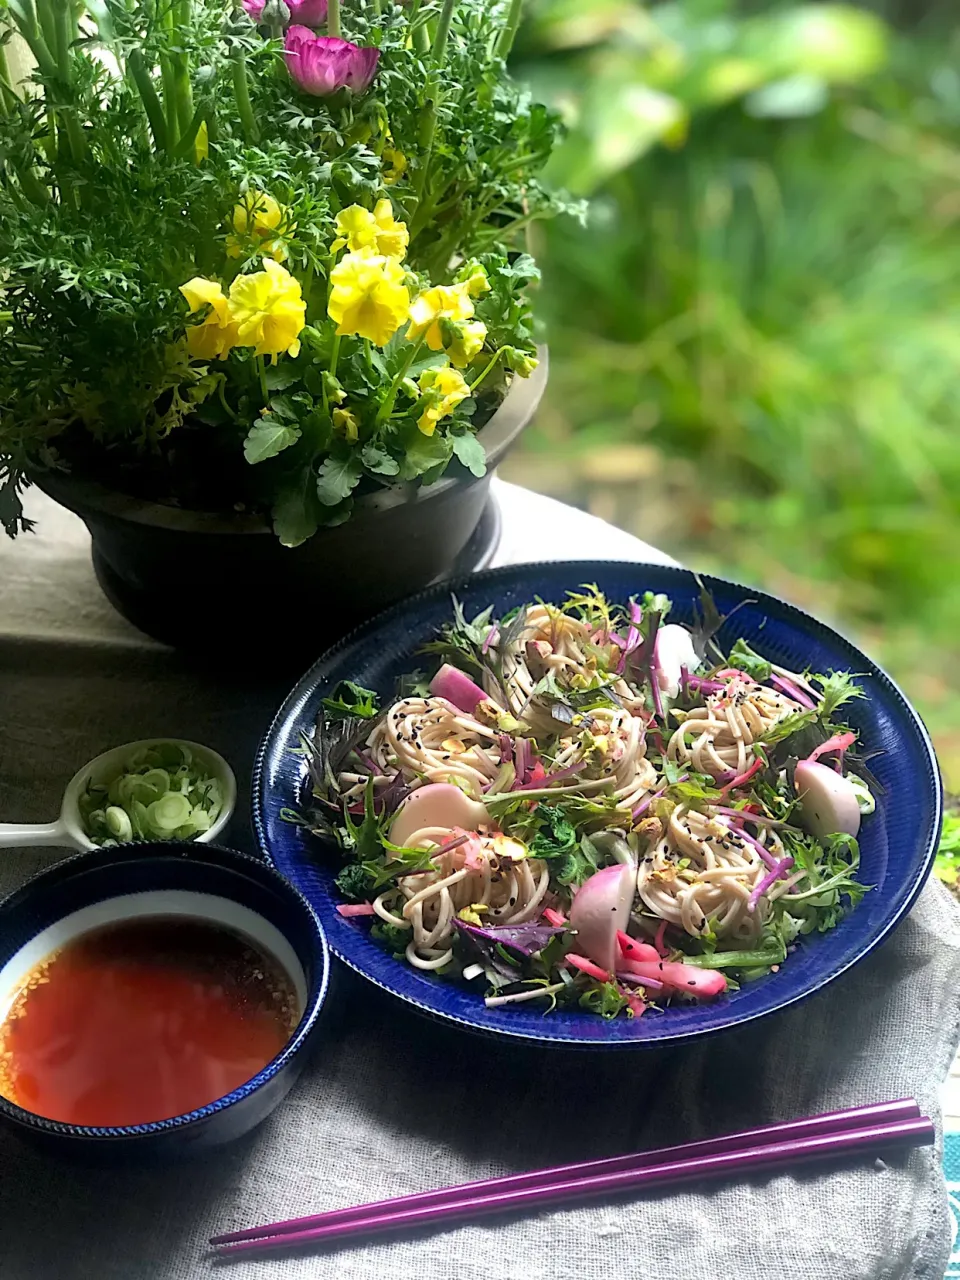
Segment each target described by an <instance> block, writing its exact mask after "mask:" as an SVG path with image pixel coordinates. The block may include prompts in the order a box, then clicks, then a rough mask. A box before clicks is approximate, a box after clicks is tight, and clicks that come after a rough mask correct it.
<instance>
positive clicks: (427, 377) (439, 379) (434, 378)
mask: <svg viewBox="0 0 960 1280" xmlns="http://www.w3.org/2000/svg"><path fill="white" fill-rule="evenodd" d="M420 390H421V391H422V392H423V393H424V399H425V402H426V406H427V407H426V408H425V409H424V411H423V413H422V414H421V415H420V419H419V421H418V422H417V426H418V427H419V428H420V430H421V431H422V432H423V434H424V435H425V436H432V435H433V433H434V431H436V429H437V423H438V422H439V421H440V419H441V418H446V417H449V415H450V414H451V413H453V411H454V409H456V407H457V405H458V404H460V402H461V401H463V400H466V399H467V398H468V396H469V395H470V388H469V387H468V386H467V384H466V382H465V381H464V377H463V374H462V373H458V372H457V371H456V369H425V370H424V371H423V373H421V375H420Z"/></svg>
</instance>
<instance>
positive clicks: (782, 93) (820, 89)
mask: <svg viewBox="0 0 960 1280" xmlns="http://www.w3.org/2000/svg"><path fill="white" fill-rule="evenodd" d="M829 100H830V91H829V89H828V87H827V84H826V81H824V80H822V79H821V78H820V77H819V76H812V75H805V74H803V73H801V74H799V75H795V76H787V77H785V78H784V79H783V80H774V81H772V82H771V83H770V84H766V85H764V86H763V88H761V89H757V90H756V91H755V92H754V93H751V94H750V95H749V96H748V97H747V98H746V99H745V101H744V104H743V109H744V111H746V113H747V115H751V116H756V117H757V118H758V119H781V120H783V119H793V118H796V117H799V116H812V115H816V113H817V112H818V111H822V110H823V109H824V107H825V106H826V105H827V103H828V102H829Z"/></svg>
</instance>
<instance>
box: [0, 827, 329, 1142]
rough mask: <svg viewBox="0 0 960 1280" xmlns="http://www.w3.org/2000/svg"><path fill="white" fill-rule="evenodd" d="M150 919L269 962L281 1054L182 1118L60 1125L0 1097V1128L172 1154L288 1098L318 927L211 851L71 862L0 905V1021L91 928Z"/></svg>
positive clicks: (320, 965)
mask: <svg viewBox="0 0 960 1280" xmlns="http://www.w3.org/2000/svg"><path fill="white" fill-rule="evenodd" d="M151 917H152V918H156V917H166V918H171V917H172V918H179V919H184V920H186V919H189V920H193V921H198V922H200V923H203V924H210V925H213V926H214V927H220V928H224V927H225V928H227V929H229V930H231V931H232V932H233V933H235V934H238V935H240V936H241V937H242V938H245V939H247V940H248V941H249V942H251V943H252V944H253V945H254V946H255V947H256V948H259V950H260V951H262V952H265V953H266V954H267V956H268V957H271V958H272V959H274V960H275V961H276V962H277V963H278V964H279V966H280V967H281V968H282V969H283V970H284V972H285V973H286V975H287V976H288V977H289V979H290V982H291V984H292V987H293V991H294V995H295V1000H296V1012H297V1014H298V1020H297V1024H296V1027H295V1028H294V1030H293V1032H292V1034H291V1036H290V1038H289V1039H288V1040H287V1042H286V1044H285V1045H284V1047H283V1049H282V1050H281V1051H280V1053H279V1054H277V1056H276V1057H274V1058H273V1059H272V1060H271V1061H270V1062H268V1063H267V1064H266V1065H265V1066H264V1067H263V1068H262V1070H260V1071H259V1072H257V1074H256V1075H254V1076H253V1077H252V1078H251V1079H250V1080H248V1081H246V1082H245V1083H243V1084H241V1085H240V1086H239V1087H237V1088H236V1089H234V1090H232V1092H230V1093H228V1094H226V1095H225V1096H224V1097H221V1098H217V1099H215V1100H213V1101H211V1102H210V1103H209V1104H207V1105H205V1106H202V1107H199V1108H198V1109H197V1110H195V1111H192V1112H189V1113H188V1114H185V1115H179V1116H173V1117H170V1118H166V1119H159V1120H156V1121H152V1122H149V1123H144V1124H137V1125H125V1126H92V1125H78V1124H66V1123H63V1122H60V1121H55V1120H49V1119H47V1118H45V1117H43V1116H39V1115H36V1114H34V1113H32V1112H30V1111H27V1110H25V1109H24V1108H22V1107H20V1106H18V1105H17V1104H16V1103H14V1102H12V1101H10V1100H9V1099H7V1098H4V1097H0V1122H7V1123H12V1124H14V1125H15V1126H16V1127H17V1128H18V1129H19V1130H20V1131H21V1132H23V1131H26V1132H27V1134H28V1136H33V1137H39V1138H41V1139H44V1140H47V1141H48V1142H49V1141H51V1140H52V1141H54V1143H55V1144H59V1145H60V1146H61V1147H62V1146H63V1145H66V1146H68V1147H73V1148H77V1147H79V1146H81V1145H84V1144H86V1145H87V1146H90V1145H99V1146H100V1147H103V1146H104V1145H108V1146H113V1147H116V1146H118V1145H122V1146H127V1147H130V1146H134V1147H137V1148H142V1149H143V1150H145V1151H146V1150H150V1149H152V1150H154V1151H155V1152H156V1153H158V1154H160V1153H163V1154H172V1153H175V1152H176V1151H177V1150H183V1149H187V1148H189V1149H194V1148H195V1147H202V1146H208V1145H219V1144H220V1143H222V1142H225V1141H229V1140H232V1139H233V1138H236V1137H239V1136H240V1135H241V1134H242V1133H244V1132H246V1131H247V1130H248V1129H250V1128H252V1127H253V1126H254V1125H255V1124H258V1123H259V1122H260V1121H261V1120H262V1119H263V1118H264V1117H265V1116H266V1115H267V1114H268V1113H269V1112H270V1111H272V1110H273V1108H274V1107H275V1106H276V1105H277V1103H278V1102H279V1101H280V1100H281V1099H282V1097H283V1096H284V1095H285V1094H286V1092H287V1091H288V1090H289V1088H290V1087H291V1085H292V1084H293V1082H294V1080H295V1078H296V1075H297V1073H298V1072H299V1069H300V1067H301V1066H302V1065H303V1062H304V1060H305V1056H306V1055H305V1050H306V1049H307V1047H308V1044H309V1043H311V1042H312V1041H313V1039H314V1037H315V1034H316V1032H317V1029H318V1020H319V1016H320V1012H321V1008H322V1006H323V1003H324V999H325V997H326V993H327V985H328V980H329V967H330V966H329V957H328V952H327V945H326V940H325V937H324V933H323V929H322V928H321V926H320V923H319V921H318V920H317V917H316V916H315V914H314V912H313V910H312V908H311V907H310V906H309V905H308V904H307V902H306V901H305V900H304V899H303V898H302V897H301V896H300V894H299V893H298V892H297V891H296V890H295V889H294V888H293V887H292V886H291V885H289V884H288V883H287V882H286V881H285V880H284V879H283V878H282V877H281V876H280V875H279V874H278V873H277V872H276V871H274V870H273V869H272V868H271V867H269V866H267V865H266V864H264V863H263V862H261V861H260V860H259V859H257V858H253V857H250V856H248V855H247V854H242V853H237V852H236V851H234V850H230V849H223V848H220V847H218V846H211V845H209V844H207V845H203V846H199V845H197V844H195V843H191V842H181V841H171V842H162V843H156V844H139V845H136V844H132V845H119V846H116V847H112V848H106V849H97V850H94V851H92V852H88V853H81V854H78V855H77V856H75V857H73V858H69V859H67V860H66V861H64V862H61V863H58V864H57V865H56V866H54V867H52V868H50V869H49V870H47V871H45V872H43V873H42V874H40V875H39V876H36V877H34V879H32V880H31V881H29V882H28V883H27V884H25V885H24V886H22V887H21V888H20V889H19V890H17V891H16V892H15V893H14V894H12V895H11V896H10V897H8V898H7V899H5V900H4V901H3V902H0V1021H2V1020H3V1019H4V1018H5V1017H6V1016H7V1014H8V1013H9V1011H10V1008H11V1005H12V1004H13V1002H14V1001H15V1000H16V998H17V995H18V993H19V992H20V990H21V989H22V988H23V985H24V982H25V980H26V979H27V978H28V977H29V975H30V974H31V972H33V971H34V970H35V969H36V967H37V966H38V965H39V964H41V963H42V962H43V961H44V960H45V959H47V958H49V957H50V956H51V954H52V953H54V952H57V951H59V950H60V949H61V948H63V947H65V946H67V944H69V943H70V942H72V941H73V940H74V939H77V938H79V937H81V936H82V935H85V934H88V933H90V931H92V930H95V929H98V928H100V927H102V926H105V925H111V924H119V923H121V922H127V921H131V920H136V919H137V918H151Z"/></svg>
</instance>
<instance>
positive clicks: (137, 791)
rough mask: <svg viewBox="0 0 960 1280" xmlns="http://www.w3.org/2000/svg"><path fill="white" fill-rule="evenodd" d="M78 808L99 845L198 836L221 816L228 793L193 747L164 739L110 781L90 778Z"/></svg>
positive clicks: (132, 759) (127, 763)
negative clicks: (199, 762)
mask: <svg viewBox="0 0 960 1280" xmlns="http://www.w3.org/2000/svg"><path fill="white" fill-rule="evenodd" d="M79 807H80V816H81V818H82V820H83V827H84V830H85V831H86V833H87V835H88V836H89V838H90V839H91V840H92V841H93V842H94V844H99V845H112V844H122V843H124V842H125V841H128V840H194V839H196V837H197V836H199V835H202V834H203V832H205V831H209V830H210V828H211V827H212V826H213V824H214V823H215V822H216V820H217V818H218V817H219V816H220V812H221V810H222V808H223V795H222V792H221V789H220V783H219V781H218V779H217V778H214V777H211V776H210V775H209V774H208V773H207V771H206V770H205V769H201V768H199V766H198V765H197V764H196V763H195V762H194V759H193V753H192V752H191V751H190V748H189V747H187V746H185V745H184V744H183V743H179V742H163V743H158V744H157V745H156V746H153V747H150V748H147V749H145V750H141V751H138V752H135V753H134V754H133V755H131V756H130V757H129V759H127V760H126V761H125V762H124V769H123V772H121V773H119V774H118V775H117V776H116V777H115V778H113V779H112V780H111V781H110V782H99V783H93V782H91V783H90V784H89V785H88V786H87V789H86V790H85V791H84V792H83V794H82V795H81V796H80V799H79Z"/></svg>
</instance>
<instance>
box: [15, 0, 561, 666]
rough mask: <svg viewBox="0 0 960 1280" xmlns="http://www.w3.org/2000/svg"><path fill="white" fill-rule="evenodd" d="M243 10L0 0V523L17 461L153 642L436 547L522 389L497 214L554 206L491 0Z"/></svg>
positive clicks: (548, 117) (512, 14)
mask: <svg viewBox="0 0 960 1280" xmlns="http://www.w3.org/2000/svg"><path fill="white" fill-rule="evenodd" d="M243 4H244V9H243V10H236V11H231V10H230V8H229V6H227V5H225V4H224V0H84V2H83V5H81V4H79V3H76V2H75V0H8V7H7V8H6V9H3V10H0V33H2V36H3V39H4V40H6V39H7V38H8V37H9V35H10V34H11V32H13V33H15V35H16V37H17V38H18V39H20V40H22V41H23V42H25V44H26V46H27V47H28V48H29V51H30V53H31V54H32V57H33V59H34V61H35V63H36V66H35V69H34V70H33V72H32V74H31V75H30V76H29V77H28V78H27V81H26V83H25V84H24V85H23V86H21V88H20V89H19V90H18V89H16V88H15V87H14V83H13V80H12V77H11V75H10V73H9V71H8V69H7V67H6V66H5V64H4V62H3V61H0V164H2V166H3V183H2V186H0V242H2V244H3V250H2V258H0V264H2V265H0V521H2V523H3V525H4V527H5V528H6V531H7V532H8V533H9V534H11V535H13V534H16V533H17V532H20V531H22V530H23V529H25V528H27V527H29V522H28V521H27V520H26V519H25V518H24V515H23V509H22V506H21V502H20V494H21V492H22V490H23V488H24V486H25V485H26V484H27V483H29V482H30V481H31V480H33V481H35V482H37V483H38V484H40V485H41V487H43V488H44V489H46V490H47V492H49V493H50V494H52V495H53V496H54V497H55V498H56V499H57V500H58V501H60V502H62V503H63V504H64V505H66V506H68V507H71V508H72V509H73V510H75V511H77V512H78V513H79V514H80V515H81V516H82V517H83V519H84V520H85V521H86V523H87V525H88V527H89V528H90V530H91V533H92V535H93V542H94V562H95V564H96V566H97V570H98V573H99V575H100V579H101V582H102V584H103V585H104V586H105V588H106V589H107V591H108V594H110V595H111V597H112V598H113V599H114V602H115V603H116V604H118V606H119V607H120V608H121V610H122V611H123V612H125V613H127V615H128V616H130V617H131V618H132V619H133V620H134V621H136V622H137V623H138V624H139V625H141V626H143V627H145V629H147V630H151V631H153V632H154V633H155V634H159V635H161V636H162V637H163V638H166V639H172V640H174V641H179V640H183V639H184V638H186V637H188V636H189V637H196V638H204V637H205V636H208V635H209V634H210V631H211V629H212V630H219V631H221V632H226V631H231V632H232V631H233V629H234V628H235V627H236V626H237V624H238V622H242V623H243V624H244V626H246V627H247V629H248V631H251V633H252V632H256V631H257V630H262V629H263V628H265V627H267V626H272V625H273V620H272V618H269V619H268V618H266V617H264V613H265V611H263V610H256V609H255V608H253V607H252V606H253V603H254V600H255V595H254V593H255V592H256V590H257V588H258V587H262V588H263V589H269V593H270V597H271V598H273V599H276V598H277V597H278V596H281V597H282V595H283V593H284V590H285V588H287V587H289V588H290V589H291V590H293V589H296V590H297V591H299V592H300V594H301V596H304V594H306V595H307V596H309V595H312V596H313V598H314V599H318V600H319V599H323V600H324V601H325V602H326V603H327V605H328V606H331V607H330V609H329V611H328V617H329V619H330V622H331V629H333V630H342V628H343V625H344V623H345V622H346V621H349V620H351V619H353V618H355V617H357V616H359V615H362V614H364V613H369V612H370V611H371V610H372V609H373V608H375V607H377V606H380V605H382V604H385V603H387V602H388V601H389V600H391V599H395V598H397V597H399V596H401V595H403V594H406V593H409V592H410V591H411V590H413V589H416V588H418V587H420V586H423V585H425V584H426V583H427V582H428V581H430V580H432V579H435V578H436V577H438V576H441V575H443V574H445V573H448V572H450V571H451V570H452V569H453V568H454V567H455V566H456V565H457V563H458V556H459V555H460V553H461V552H462V550H463V548H464V546H465V545H466V544H467V542H468V540H469V539H470V537H471V535H472V534H473V532H474V530H475V529H476V526H477V524H478V521H479V520H480V517H481V514H482V512H483V508H484V504H485V502H486V497H487V494H486V488H487V485H488V483H489V468H490V466H491V465H492V464H493V465H495V463H496V461H497V460H498V458H499V457H500V456H501V455H502V453H503V452H504V451H505V450H506V448H507V447H508V446H509V444H510V443H511V442H512V440H513V439H514V438H515V436H516V435H517V434H518V433H519V431H520V430H521V429H522V428H523V426H524V425H525V424H526V422H527V421H528V420H529V418H530V417H531V415H532V413H533V411H534V409H535V408H536V403H537V401H538V399H539V396H540V394H541V392H542V389H543V385H544V381H545V372H546V370H545V362H544V361H543V358H542V356H543V353H540V355H538V353H537V348H536V346H535V343H534V336H533V322H532V314H531V304H530V300H529V297H528V292H527V291H528V287H529V285H530V284H531V283H532V282H533V281H534V280H535V279H536V277H537V272H536V267H535V265H534V263H533V260H532V259H531V258H530V257H529V255H528V254H527V253H525V252H524V251H523V249H524V243H523V236H524V232H525V230H526V229H527V228H528V227H529V225H530V224H531V223H533V222H534V221H535V220H536V219H538V218H542V217H545V216H551V215H553V214H555V213H557V212H558V211H560V210H561V209H563V208H564V207H565V205H564V202H563V201H562V200H561V199H560V198H558V197H556V196H554V195H552V194H550V193H549V192H548V191H546V190H545V189H544V188H543V187H542V186H541V185H540V184H539V183H538V182H537V178H536V174H537V172H538V171H539V169H540V168H541V167H542V165H543V164H544V163H545V162H546V160H547V159H548V157H549V154H550V152H551V148H552V146H553V144H554V141H555V139H556V136H557V130H558V125H557V121H556V118H555V117H554V116H553V115H552V114H551V113H550V112H549V111H548V110H547V109H546V108H544V107H542V106H538V105H537V104H535V103H532V102H531V101H530V100H529V98H528V96H527V95H526V94H525V93H524V92H523V91H522V90H521V89H520V88H519V87H517V86H516V85H514V84H513V83H512V82H511V81H510V79H509V77H508V75H507V73H506V69H505V63H504V60H505V58H506V56H507V54H508V52H509V50H510V47H511V44H512V42H513V38H514V36H515V33H516V30H517V26H518V23H519V18H520V9H521V3H520V0H509V3H490V2H489V0H442V2H441V3H437V2H433V3H431V0H409V2H408V3H406V4H405V5H401V4H396V3H390V2H389V0H349V3H344V4H343V5H342V6H341V3H340V0H243ZM3 51H4V45H3V44H2V43H0V58H2V55H3ZM176 582H182V583H184V584H186V583H193V584H194V585H195V586H196V587H198V588H199V587H200V586H201V585H206V584H209V585H215V586H216V588H217V590H216V599H215V602H214V601H212V600H210V597H209V593H204V594H205V597H206V599H207V602H208V604H210V606H211V607H209V608H205V609H204V610H201V611H197V610H194V609H190V608H187V609H184V608H183V600H184V595H183V593H182V591H176V592H171V590H170V587H171V585H172V584H173V583H176ZM190 594H191V593H190V591H189V590H188V591H187V593H186V597H187V598H189V597H190ZM265 598H266V597H265ZM266 612H269V611H266ZM258 618H259V619H260V620H261V625H260V626H259V627H258V625H257V619H258ZM201 623H202V625H201Z"/></svg>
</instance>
